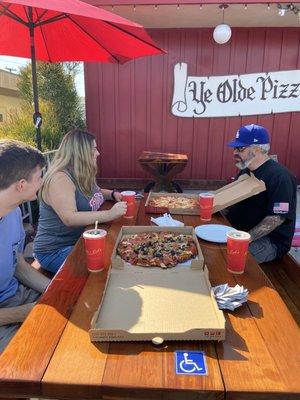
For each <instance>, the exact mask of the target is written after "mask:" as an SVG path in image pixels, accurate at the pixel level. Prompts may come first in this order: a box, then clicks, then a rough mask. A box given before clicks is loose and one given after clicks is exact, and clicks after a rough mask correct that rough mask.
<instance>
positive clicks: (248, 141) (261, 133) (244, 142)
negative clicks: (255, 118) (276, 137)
mask: <svg viewBox="0 0 300 400" xmlns="http://www.w3.org/2000/svg"><path fill="white" fill-rule="evenodd" d="M267 143H270V137H269V133H268V131H267V130H266V128H264V127H263V126H260V125H254V124H251V125H245V126H242V128H240V129H239V130H238V131H237V133H236V135H235V140H232V141H231V142H229V143H227V146H229V147H247V146H251V145H253V144H267Z"/></svg>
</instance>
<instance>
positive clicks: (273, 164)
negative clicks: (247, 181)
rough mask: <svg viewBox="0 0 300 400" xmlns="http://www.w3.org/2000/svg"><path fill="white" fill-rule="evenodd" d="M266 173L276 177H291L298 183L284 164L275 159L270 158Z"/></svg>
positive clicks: (273, 177)
mask: <svg viewBox="0 0 300 400" xmlns="http://www.w3.org/2000/svg"><path fill="white" fill-rule="evenodd" d="M264 175H265V176H267V177H270V178H272V180H274V179H276V180H278V179H280V178H281V179H290V180H291V181H292V182H294V183H295V184H296V178H295V176H294V175H293V174H292V172H291V171H289V170H288V169H287V168H286V167H285V166H284V165H282V164H280V163H279V162H277V161H274V160H268V161H267V163H266V168H265V169H264Z"/></svg>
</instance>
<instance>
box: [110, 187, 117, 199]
mask: <svg viewBox="0 0 300 400" xmlns="http://www.w3.org/2000/svg"><path fill="white" fill-rule="evenodd" d="M116 192H117V189H114V190H113V191H112V192H111V198H112V199H113V200H114V201H117V200H116V198H115V193H116Z"/></svg>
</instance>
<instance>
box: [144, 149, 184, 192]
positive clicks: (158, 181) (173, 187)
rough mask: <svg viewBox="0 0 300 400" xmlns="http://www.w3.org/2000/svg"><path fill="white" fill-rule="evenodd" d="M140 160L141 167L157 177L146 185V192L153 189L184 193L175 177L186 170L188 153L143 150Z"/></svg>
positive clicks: (155, 190) (154, 190)
mask: <svg viewBox="0 0 300 400" xmlns="http://www.w3.org/2000/svg"><path fill="white" fill-rule="evenodd" d="M138 161H139V163H140V165H141V167H142V168H143V169H144V170H145V171H146V172H149V173H150V174H151V175H153V176H154V178H155V181H153V182H151V183H150V184H148V185H147V186H146V188H145V189H144V191H145V192H149V190H150V189H152V191H153V192H161V191H166V192H180V193H182V189H181V187H180V186H179V184H178V183H177V182H174V180H173V179H174V177H175V176H176V175H178V174H179V173H180V172H182V171H183V170H184V168H185V166H186V164H187V162H188V156H187V155H186V154H173V153H160V152H155V151H143V152H142V154H141V155H140V156H139V158H138Z"/></svg>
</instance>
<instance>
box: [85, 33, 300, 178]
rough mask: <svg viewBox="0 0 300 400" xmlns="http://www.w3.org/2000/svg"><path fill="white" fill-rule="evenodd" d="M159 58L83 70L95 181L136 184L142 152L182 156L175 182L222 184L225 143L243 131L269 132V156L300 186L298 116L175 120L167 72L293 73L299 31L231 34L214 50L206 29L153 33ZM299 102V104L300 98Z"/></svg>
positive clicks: (228, 159)
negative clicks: (97, 155) (181, 68)
mask: <svg viewBox="0 0 300 400" xmlns="http://www.w3.org/2000/svg"><path fill="white" fill-rule="evenodd" d="M150 34H151V36H152V37H153V39H154V40H155V41H156V42H157V43H158V44H159V45H160V46H161V47H162V48H164V49H165V50H167V52H168V53H167V54H166V55H164V56H154V57H146V58H141V59H139V60H136V61H131V62H129V63H127V64H125V65H112V64H100V63H87V64H86V65H85V81H86V110H87V124H88V128H89V130H90V131H91V132H94V133H95V134H96V135H97V139H98V144H99V147H100V151H101V158H102V159H101V173H100V175H101V177H103V178H142V177H145V176H146V175H145V174H144V172H143V171H142V169H141V168H140V166H139V165H138V162H137V158H138V156H139V154H140V153H141V152H142V151H143V150H152V151H164V152H174V153H176V152H178V153H187V154H188V156H189V163H188V165H187V167H186V169H185V171H184V172H183V173H182V174H181V178H185V179H186V178H191V179H226V178H228V177H229V176H231V175H232V174H234V171H235V167H234V165H233V159H232V152H231V150H230V149H228V148H226V142H227V141H228V140H230V139H231V138H233V137H234V135H235V132H236V131H237V129H238V128H239V127H240V126H241V125H245V124H247V123H258V124H261V125H264V126H265V127H266V128H267V129H269V131H270V133H271V138H272V146H271V153H272V154H277V155H278V159H279V161H280V162H281V163H282V164H284V165H286V166H287V167H288V168H289V169H290V170H291V171H293V173H294V174H295V175H296V176H297V177H298V179H300V112H293V113H282V114H272V115H260V116H247V117H227V118H223V117H222V118H195V119H193V118H178V117H175V116H173V115H172V114H171V112H170V104H171V101H172V95H173V68H174V65H175V64H176V63H177V62H186V63H187V64H188V74H189V75H200V76H201V75H226V74H245V73H253V72H267V71H277V70H289V69H299V74H300V28H236V29H233V34H232V39H231V41H230V42H229V43H228V44H225V45H217V44H215V43H214V42H213V40H212V29H155V30H150ZM299 102H300V98H299Z"/></svg>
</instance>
